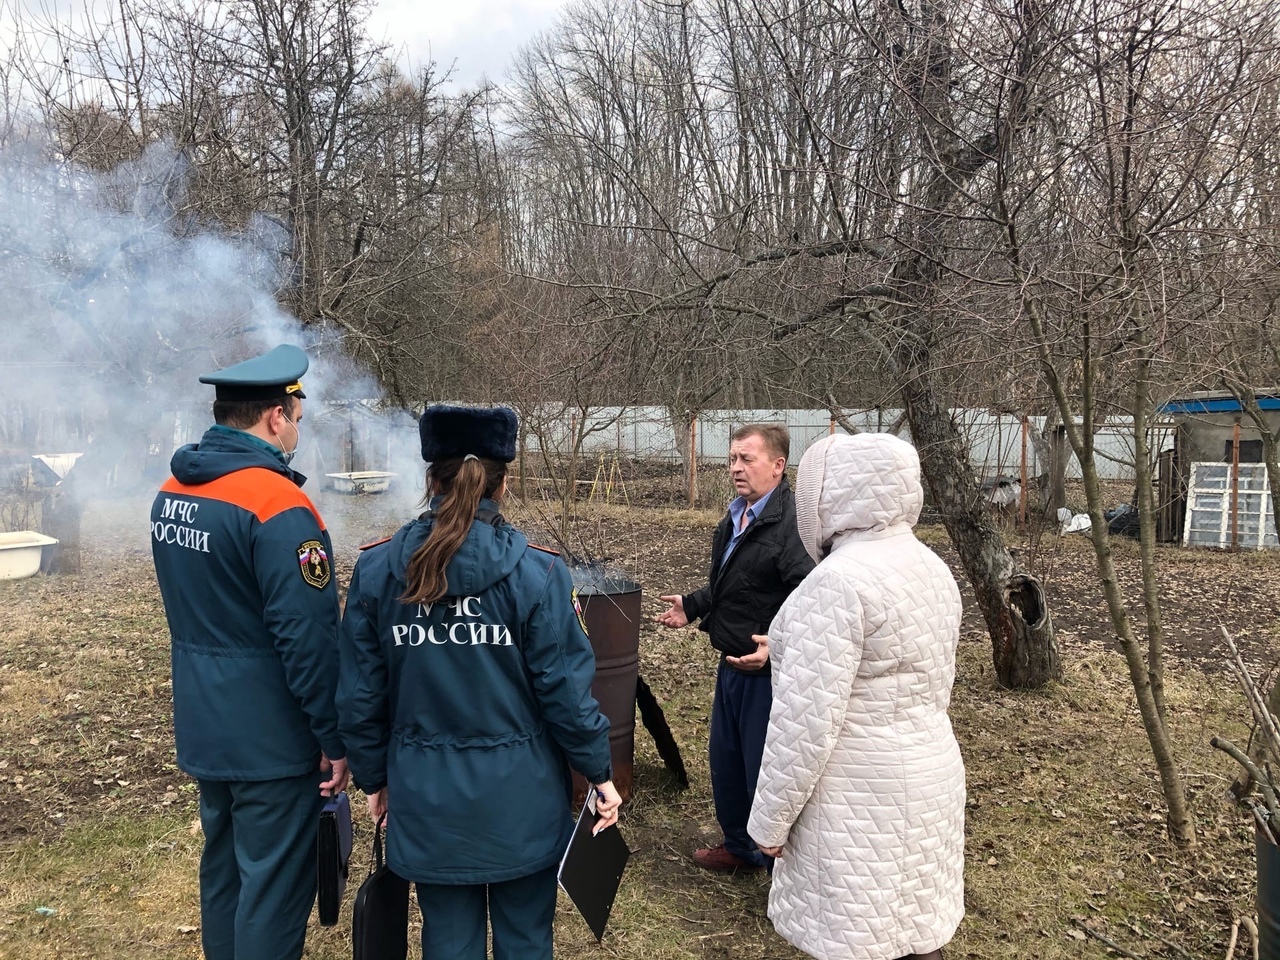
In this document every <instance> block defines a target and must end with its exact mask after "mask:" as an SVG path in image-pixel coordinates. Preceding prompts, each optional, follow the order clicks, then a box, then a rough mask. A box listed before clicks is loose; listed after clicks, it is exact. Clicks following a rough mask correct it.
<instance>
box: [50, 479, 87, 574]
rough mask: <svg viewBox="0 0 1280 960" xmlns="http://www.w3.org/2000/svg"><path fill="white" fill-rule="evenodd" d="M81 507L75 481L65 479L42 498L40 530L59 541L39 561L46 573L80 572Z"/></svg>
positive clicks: (82, 509) (82, 510)
mask: <svg viewBox="0 0 1280 960" xmlns="http://www.w3.org/2000/svg"><path fill="white" fill-rule="evenodd" d="M83 512H84V508H83V506H82V505H81V503H80V499H79V497H78V496H77V495H76V488H75V481H74V480H71V479H67V480H64V481H63V482H62V483H60V484H58V486H56V487H54V488H53V489H52V490H50V491H49V493H48V494H47V495H46V496H45V498H44V503H43V505H42V506H41V511H40V515H41V522H40V526H41V531H42V532H43V533H44V534H45V535H46V536H49V537H53V538H54V539H55V540H57V541H58V542H57V543H56V544H55V545H54V546H53V547H51V548H50V549H49V554H48V556H47V557H42V558H41V564H40V568H41V570H43V571H44V572H45V573H71V574H75V573H79V572H80V519H81V516H82V514H83Z"/></svg>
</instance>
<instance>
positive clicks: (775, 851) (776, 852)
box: [760, 847, 782, 860]
mask: <svg viewBox="0 0 1280 960" xmlns="http://www.w3.org/2000/svg"><path fill="white" fill-rule="evenodd" d="M760 852H761V853H763V854H764V855H765V856H766V857H773V858H774V859H775V860H776V859H777V858H778V857H780V856H782V847H761V848H760Z"/></svg>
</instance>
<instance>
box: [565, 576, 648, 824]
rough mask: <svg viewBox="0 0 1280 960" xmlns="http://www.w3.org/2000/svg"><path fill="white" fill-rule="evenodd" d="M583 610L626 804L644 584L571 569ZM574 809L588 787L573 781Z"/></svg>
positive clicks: (597, 692)
mask: <svg viewBox="0 0 1280 960" xmlns="http://www.w3.org/2000/svg"><path fill="white" fill-rule="evenodd" d="M571 569H572V572H573V584H574V587H575V588H576V589H577V591H578V601H579V603H580V604H581V605H582V618H583V620H585V621H586V625H587V635H588V636H589V637H590V638H591V649H592V650H594V651H595V655H596V678H595V682H594V683H592V685H591V694H592V696H594V697H595V698H596V700H597V702H598V703H599V704H600V710H601V711H602V712H603V713H604V715H605V716H606V717H608V718H609V750H610V753H611V755H612V759H613V785H614V786H615V787H617V788H618V793H619V794H621V795H622V799H623V801H624V802H625V801H626V800H628V799H630V797H631V780H632V771H633V768H634V766H635V743H636V740H635V733H636V677H637V674H638V671H639V664H640V584H638V583H636V582H635V581H634V580H629V579H627V578H626V577H625V576H621V575H615V574H614V572H613V571H610V570H608V569H607V568H604V567H601V566H599V565H596V564H584V565H581V566H576V567H573V568H571ZM573 787H574V790H573V793H574V806H575V807H578V806H581V804H582V801H583V799H584V798H585V797H586V793H587V784H586V781H585V780H583V779H582V777H580V776H578V775H577V774H576V773H575V774H574V777H573Z"/></svg>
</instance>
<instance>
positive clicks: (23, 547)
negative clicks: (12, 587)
mask: <svg viewBox="0 0 1280 960" xmlns="http://www.w3.org/2000/svg"><path fill="white" fill-rule="evenodd" d="M57 542H58V541H57V540H55V539H53V537H46V536H45V535H44V534H42V533H35V532H33V531H31V530H19V531H18V532H17V533H0V580H21V579H22V578H23V577H32V576H35V575H36V574H37V573H39V572H40V551H41V550H42V549H43V548H44V547H48V546H52V545H53V544H55V543H57Z"/></svg>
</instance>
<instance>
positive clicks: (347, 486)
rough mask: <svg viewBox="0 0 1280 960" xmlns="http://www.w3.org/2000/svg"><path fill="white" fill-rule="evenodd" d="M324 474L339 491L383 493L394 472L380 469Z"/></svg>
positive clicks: (389, 484)
mask: <svg viewBox="0 0 1280 960" xmlns="http://www.w3.org/2000/svg"><path fill="white" fill-rule="evenodd" d="M325 476H326V477H328V478H329V482H330V483H332V484H333V489H335V490H337V491H338V492H339V493H385V492H386V490H387V488H388V487H389V486H391V478H392V477H394V476H395V474H394V473H386V472H385V471H382V470H357V471H356V472H355V473H326V474H325Z"/></svg>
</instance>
